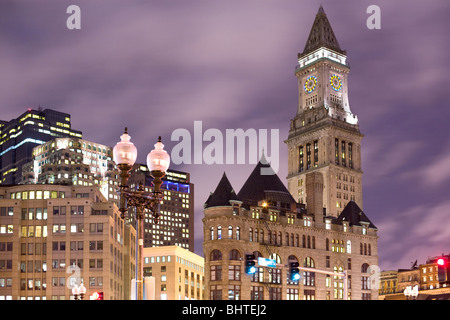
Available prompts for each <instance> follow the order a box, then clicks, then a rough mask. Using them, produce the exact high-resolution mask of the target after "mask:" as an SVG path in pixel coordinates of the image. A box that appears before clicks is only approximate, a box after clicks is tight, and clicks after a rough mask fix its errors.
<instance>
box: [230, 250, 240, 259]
mask: <svg viewBox="0 0 450 320" xmlns="http://www.w3.org/2000/svg"><path fill="white" fill-rule="evenodd" d="M240 259H241V254H240V253H239V251H238V250H236V249H233V250H231V251H230V254H229V255H228V260H240Z"/></svg>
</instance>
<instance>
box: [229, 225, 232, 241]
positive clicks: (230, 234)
mask: <svg viewBox="0 0 450 320" xmlns="http://www.w3.org/2000/svg"><path fill="white" fill-rule="evenodd" d="M228 239H233V227H232V226H228Z"/></svg>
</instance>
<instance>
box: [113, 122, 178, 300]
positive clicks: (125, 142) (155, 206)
mask: <svg viewBox="0 0 450 320" xmlns="http://www.w3.org/2000/svg"><path fill="white" fill-rule="evenodd" d="M120 139H121V141H119V142H118V143H117V144H116V146H115V147H114V149H113V158H114V161H115V162H116V164H117V167H118V168H119V176H120V185H119V192H120V208H119V210H120V212H121V214H120V217H121V218H122V219H124V218H125V212H126V211H127V209H128V207H134V208H135V209H136V211H135V212H136V233H137V235H136V236H137V238H138V248H137V262H136V263H137V275H136V288H137V300H142V299H143V265H144V264H143V259H144V257H143V249H144V215H145V214H144V211H145V209H147V210H149V211H150V213H151V215H152V218H153V221H154V222H155V223H156V224H157V223H158V222H159V217H160V216H161V214H160V213H159V204H160V203H161V201H162V200H163V198H164V196H163V194H162V192H161V190H160V188H161V184H162V180H161V178H162V177H164V175H165V174H166V171H167V169H168V168H169V164H170V156H169V154H168V153H167V152H166V151H165V150H164V145H163V144H162V143H161V137H159V138H158V142H157V143H156V144H155V149H153V150H152V151H151V152H150V153H149V154H148V155H147V166H148V169H149V170H150V174H151V175H152V176H153V178H154V180H153V185H154V190H153V192H144V186H143V185H142V184H140V185H139V188H138V189H137V190H135V191H132V190H130V188H129V187H128V185H127V182H128V179H129V178H130V171H131V169H132V167H133V165H134V163H135V162H136V158H137V149H136V147H135V146H134V144H133V143H132V142H131V141H130V140H131V137H130V136H129V135H128V130H127V128H125V132H124V134H123V135H121V136H120Z"/></svg>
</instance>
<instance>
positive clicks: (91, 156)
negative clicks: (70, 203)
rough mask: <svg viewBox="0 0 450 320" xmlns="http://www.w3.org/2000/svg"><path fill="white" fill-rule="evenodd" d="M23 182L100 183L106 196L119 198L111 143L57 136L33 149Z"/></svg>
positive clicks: (115, 199)
mask: <svg viewBox="0 0 450 320" xmlns="http://www.w3.org/2000/svg"><path fill="white" fill-rule="evenodd" d="M21 183H23V184H33V183H34V184H36V183H38V184H42V183H46V184H63V185H74V186H93V185H95V186H97V187H98V188H99V190H100V191H101V192H102V194H103V195H104V196H105V198H106V199H108V200H112V201H115V202H117V201H118V197H119V196H118V193H117V188H118V185H119V183H118V173H117V170H116V165H115V163H114V161H113V160H112V149H111V148H110V147H108V146H105V145H102V144H99V143H95V142H91V141H87V140H83V139H79V138H56V139H52V140H50V141H48V142H46V143H43V144H42V145H39V146H37V147H35V148H34V149H33V152H32V161H30V162H28V163H26V164H24V165H23V167H22V182H21Z"/></svg>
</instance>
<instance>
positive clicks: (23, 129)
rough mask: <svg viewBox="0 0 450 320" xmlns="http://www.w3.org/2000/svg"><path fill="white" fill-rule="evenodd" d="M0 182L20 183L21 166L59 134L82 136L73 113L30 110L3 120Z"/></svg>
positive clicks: (0, 130) (0, 144)
mask: <svg viewBox="0 0 450 320" xmlns="http://www.w3.org/2000/svg"><path fill="white" fill-rule="evenodd" d="M0 133H1V138H0V183H1V184H18V183H20V181H21V176H22V166H23V165H24V164H25V163H27V162H30V161H32V152H33V148H34V147H36V146H38V145H40V144H43V143H44V142H46V141H49V140H51V139H54V138H58V137H75V138H81V137H82V134H81V131H78V130H74V129H72V128H71V124H70V115H69V114H67V113H63V112H58V111H55V110H51V109H45V110H40V109H39V110H33V109H28V110H27V111H26V112H24V113H23V114H22V115H20V116H19V117H18V118H16V119H12V120H10V121H0Z"/></svg>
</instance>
